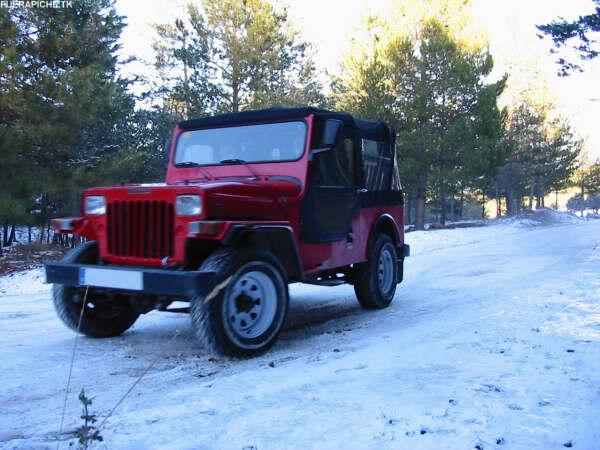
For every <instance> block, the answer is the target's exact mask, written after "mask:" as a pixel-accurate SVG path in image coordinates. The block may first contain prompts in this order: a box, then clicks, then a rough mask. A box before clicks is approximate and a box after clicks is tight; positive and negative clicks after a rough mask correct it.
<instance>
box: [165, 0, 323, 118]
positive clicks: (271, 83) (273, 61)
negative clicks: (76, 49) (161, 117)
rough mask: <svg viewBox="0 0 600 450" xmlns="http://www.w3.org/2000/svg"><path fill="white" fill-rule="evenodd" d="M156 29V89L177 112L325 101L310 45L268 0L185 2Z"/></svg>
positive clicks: (184, 114)
mask: <svg viewBox="0 0 600 450" xmlns="http://www.w3.org/2000/svg"><path fill="white" fill-rule="evenodd" d="M156 30H157V34H158V39H157V43H156V44H155V49H156V67H157V68H158V69H159V71H160V72H161V74H162V76H163V80H164V81H165V86H164V87H163V89H162V91H159V92H157V94H158V96H159V97H160V98H162V99H163V100H164V103H165V106H167V107H168V106H169V105H171V110H172V111H173V113H174V115H175V116H178V117H192V116H194V117H196V116H202V115H205V114H209V113H218V112H231V111H240V110H243V109H253V108H264V107H269V106H273V105H292V104H293V105H299V104H302V105H307V104H310V105H319V104H323V103H324V102H325V98H324V97H323V95H322V93H321V86H320V83H319V82H318V79H317V74H316V68H315V66H314V63H313V62H312V60H311V59H310V58H309V57H308V56H307V52H308V45H307V44H306V43H305V42H303V41H302V40H301V39H300V38H299V35H298V33H297V32H296V31H295V30H294V29H293V28H292V27H291V24H290V22H289V19H288V17H287V14H286V12H285V10H283V11H278V10H277V9H276V8H275V7H274V6H273V5H272V4H271V3H270V2H268V1H266V0H215V1H213V2H207V3H205V4H204V5H203V6H202V8H200V7H198V6H196V5H194V4H189V5H188V7H187V12H186V15H185V17H183V18H179V19H177V20H176V21H175V24H161V25H157V26H156Z"/></svg>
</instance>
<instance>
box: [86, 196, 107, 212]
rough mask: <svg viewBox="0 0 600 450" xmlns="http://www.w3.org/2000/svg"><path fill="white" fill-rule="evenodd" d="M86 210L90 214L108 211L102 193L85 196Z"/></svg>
mask: <svg viewBox="0 0 600 450" xmlns="http://www.w3.org/2000/svg"><path fill="white" fill-rule="evenodd" d="M84 211H85V213H86V214H89V215H90V216H101V215H102V214H105V213H106V199H105V198H104V196H102V195H90V196H88V197H86V198H85V208H84Z"/></svg>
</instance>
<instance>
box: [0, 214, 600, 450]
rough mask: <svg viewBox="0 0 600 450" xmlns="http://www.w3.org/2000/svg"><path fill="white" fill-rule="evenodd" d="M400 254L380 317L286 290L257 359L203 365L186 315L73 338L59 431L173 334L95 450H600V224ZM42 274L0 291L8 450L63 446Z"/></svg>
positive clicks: (102, 404) (0, 375) (486, 233)
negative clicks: (401, 264)
mask: <svg viewBox="0 0 600 450" xmlns="http://www.w3.org/2000/svg"><path fill="white" fill-rule="evenodd" d="M407 241H408V242H409V243H410V244H411V245H412V250H413V256H411V258H410V259H409V260H407V267H406V271H405V278H406V281H405V282H404V283H403V284H401V285H400V287H399V289H398V291H397V294H396V298H395V300H394V302H393V304H392V306H391V307H390V308H389V309H387V310H383V311H374V312H373V311H363V310H361V309H360V308H359V307H358V306H357V303H356V300H355V299H354V295H353V291H352V289H351V287H347V286H343V287H337V288H322V287H314V286H299V285H296V286H292V287H291V302H292V303H291V311H290V314H289V316H288V326H287V328H286V330H285V331H284V333H283V334H282V336H281V338H280V340H279V342H278V344H277V345H276V346H275V347H274V348H273V349H272V351H270V352H269V353H268V354H266V355H264V356H262V357H260V358H256V359H252V360H241V361H240V360H228V359H214V358H209V356H207V355H204V354H203V353H202V350H201V349H199V348H198V347H197V346H195V343H194V341H193V338H192V335H191V332H190V329H189V325H188V319H187V317H186V316H184V315H181V316H180V315H168V314H165V313H163V314H161V313H151V314H149V315H146V316H143V317H141V318H140V320H139V321H138V322H137V323H136V325H135V326H134V327H133V328H132V330H130V331H129V332H127V333H126V334H125V335H123V336H122V337H119V338H114V339H109V340H92V339H88V338H81V339H80V340H79V348H78V351H77V355H76V359H75V366H74V370H73V383H72V389H73V392H72V394H71V395H70V397H69V404H68V408H67V416H66V417H67V419H66V421H65V423H66V425H65V429H66V430H67V431H68V430H72V429H73V428H74V427H75V426H76V425H78V424H79V419H78V416H79V414H80V407H79V405H78V402H77V399H76V397H77V393H78V392H79V390H80V388H81V387H85V389H86V392H88V393H89V394H90V395H91V396H92V397H94V404H93V405H92V409H93V411H94V412H95V413H97V414H99V415H100V416H101V417H102V416H104V415H105V414H106V413H107V412H108V411H109V410H110V409H111V408H112V407H113V406H114V404H115V402H116V401H117V400H118V398H119V397H120V396H121V395H122V394H123V392H125V391H126V390H127V388H128V387H129V386H130V385H131V383H133V382H134V381H135V379H136V377H137V376H139V375H140V373H141V372H142V371H143V370H144V369H145V368H146V367H147V366H148V364H150V362H151V361H152V360H153V359H155V358H156V357H157V356H158V355H159V354H160V353H161V352H162V351H163V349H164V347H165V345H166V344H167V342H168V341H169V339H170V338H171V337H172V336H173V334H174V333H175V332H176V330H180V331H181V333H180V335H179V336H178V337H177V338H176V340H175V341H174V342H173V344H172V347H171V348H170V349H168V353H167V357H165V358H162V359H161V360H160V361H159V362H158V363H157V364H156V366H155V367H154V368H153V369H152V370H151V371H150V373H148V375H147V376H146V377H145V378H144V379H143V380H142V382H141V383H140V384H139V385H138V386H137V387H136V388H135V390H134V391H133V392H132V394H131V395H130V396H129V397H128V398H127V399H126V400H125V402H124V403H123V404H122V405H121V406H120V408H119V409H118V410H117V411H116V413H115V415H114V416H113V417H111V418H110V419H109V421H108V422H107V425H106V428H105V429H104V430H102V432H101V434H102V435H103V436H104V439H105V440H104V442H103V443H102V444H99V445H97V446H95V448H96V447H97V448H109V449H121V448H124V449H143V448H161V449H183V448H189V449H201V448H206V449H215V448H224V449H242V448H254V449H259V450H265V449H285V448H302V449H311V448H315V449H329V448H331V449H335V448H350V449H354V448H356V449H372V448H390V449H436V450H437V449H446V448H447V449H472V448H476V446H479V448H483V449H493V448H498V449H561V448H565V447H564V445H565V444H567V445H568V443H569V442H570V443H571V445H572V446H573V448H576V449H590V450H592V449H599V448H600V223H599V222H598V221H596V222H594V221H590V222H588V223H585V222H584V223H581V224H569V225H561V226H550V227H532V228H526V227H521V226H518V224H517V225H515V224H513V225H507V224H505V225H496V226H490V227H485V228H476V229H468V230H466V229H461V230H443V231H436V232H427V233H423V232H421V233H410V234H408V235H407ZM38 274H39V272H32V273H29V274H27V275H26V276H24V278H23V279H22V280H21V283H20V284H19V283H17V282H16V281H15V280H12V281H6V280H4V284H1V283H0V330H1V332H0V361H1V366H0V383H1V388H0V389H1V390H0V405H1V408H2V411H1V415H0V448H2V449H10V448H56V442H57V439H58V440H59V441H60V442H61V448H68V436H67V435H66V434H63V435H61V436H59V435H57V432H58V427H59V422H60V413H61V408H62V401H63V395H64V386H65V381H66V376H67V371H68V363H69V359H70V356H71V350H72V346H73V334H72V333H71V332H70V331H68V330H67V329H66V328H64V327H63V325H62V324H61V323H60V322H59V321H58V319H57V318H56V316H55V314H54V311H53V309H52V307H51V301H50V298H49V292H48V290H47V288H46V287H43V288H39V282H37V281H36V280H35V276H36V275H38ZM7 286H8V288H7ZM15 291H20V292H21V293H15Z"/></svg>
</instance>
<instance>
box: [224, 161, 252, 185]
mask: <svg viewBox="0 0 600 450" xmlns="http://www.w3.org/2000/svg"><path fill="white" fill-rule="evenodd" d="M219 164H243V165H244V167H245V168H246V169H248V171H249V172H250V173H251V174H252V176H253V177H254V178H255V179H256V180H260V175H258V174H257V173H256V172H255V171H254V169H253V168H252V167H251V166H250V165H249V164H248V162H247V161H244V160H243V159H238V158H231V159H222V160H221V161H219Z"/></svg>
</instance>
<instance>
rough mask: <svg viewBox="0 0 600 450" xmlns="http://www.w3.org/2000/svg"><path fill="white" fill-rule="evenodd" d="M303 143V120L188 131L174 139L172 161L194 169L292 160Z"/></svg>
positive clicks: (304, 137)
mask: <svg viewBox="0 0 600 450" xmlns="http://www.w3.org/2000/svg"><path fill="white" fill-rule="evenodd" d="M305 141H306V124H305V123H304V122H303V121H292V122H278V123H264V124H256V125H240V126H231V127H221V128H205V129H201V130H189V131H184V132H182V133H181V134H180V135H179V137H178V139H177V148H176V150H175V159H174V162H175V166H177V167H194V166H215V165H231V164H244V165H245V164H250V163H271V162H282V161H295V160H297V159H299V158H300V157H301V156H302V154H303V152H304V147H305Z"/></svg>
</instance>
